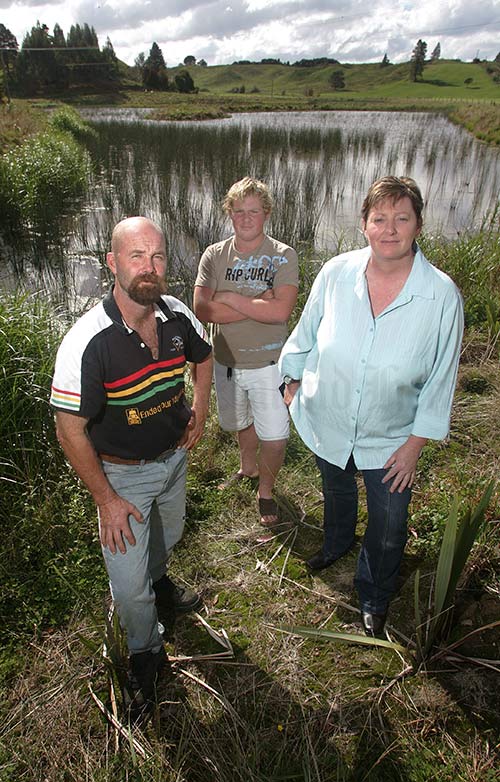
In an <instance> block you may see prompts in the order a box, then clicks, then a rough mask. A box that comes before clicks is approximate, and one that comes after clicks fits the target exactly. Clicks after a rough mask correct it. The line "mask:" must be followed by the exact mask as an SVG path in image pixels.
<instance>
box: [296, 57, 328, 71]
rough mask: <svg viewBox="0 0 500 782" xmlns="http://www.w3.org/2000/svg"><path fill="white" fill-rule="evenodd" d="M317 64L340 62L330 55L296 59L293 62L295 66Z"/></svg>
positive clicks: (310, 66) (308, 66)
mask: <svg viewBox="0 0 500 782" xmlns="http://www.w3.org/2000/svg"><path fill="white" fill-rule="evenodd" d="M317 65H340V63H339V61H338V60H334V59H333V58H332V57H316V59H314V60H297V62H294V63H293V66H294V67H295V68H315V67H316V66H317Z"/></svg>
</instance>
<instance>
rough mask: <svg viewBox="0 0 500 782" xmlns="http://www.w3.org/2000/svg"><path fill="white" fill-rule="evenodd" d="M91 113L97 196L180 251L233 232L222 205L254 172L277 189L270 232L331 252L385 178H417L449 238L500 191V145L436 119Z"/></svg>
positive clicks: (474, 221) (429, 219)
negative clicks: (154, 118)
mask: <svg viewBox="0 0 500 782" xmlns="http://www.w3.org/2000/svg"><path fill="white" fill-rule="evenodd" d="M88 116H92V118H93V120H94V121H95V122H96V127H98V129H99V137H100V140H99V143H98V144H97V145H95V147H94V148H93V150H92V152H93V156H94V157H95V159H96V160H98V161H99V166H100V170H101V176H102V179H101V182H100V185H99V186H98V187H97V188H96V191H95V195H96V198H97V203H100V205H102V206H104V207H105V209H106V211H107V212H111V214H108V218H109V219H110V221H111V222H113V221H114V220H115V219H118V218H119V217H120V216H122V215H124V214H133V213H138V212H142V213H147V214H150V215H152V216H154V217H155V218H156V219H158V220H159V221H160V222H162V223H163V224H164V225H166V227H167V231H168V233H169V239H170V242H169V244H170V250H171V252H173V253H174V255H175V256H177V257H179V258H181V257H184V258H185V257H186V255H189V254H190V253H195V254H196V253H197V252H199V251H200V250H202V249H203V248H204V246H205V245H206V244H208V243H210V242H213V241H216V240H217V239H219V238H222V237H223V236H224V235H226V234H227V233H228V231H229V226H227V225H225V224H224V220H223V218H222V217H221V215H220V210H219V204H220V201H221V198H222V196H223V193H224V192H225V190H226V189H227V187H228V186H229V185H230V184H231V183H232V182H233V181H235V180H236V179H238V178H239V177H241V176H244V175H245V174H247V173H251V174H254V175H256V176H259V177H262V178H263V179H265V180H266V181H267V182H268V183H269V184H270V186H271V189H272V191H273V193H274V194H275V196H276V202H277V207H276V210H275V213H274V215H273V217H272V221H271V226H270V230H271V233H274V234H275V235H276V236H280V237H282V238H283V239H285V240H286V241H288V242H291V243H297V242H299V241H313V242H314V244H315V246H316V248H317V249H326V250H328V251H331V252H335V251H336V250H337V248H338V245H339V241H342V240H346V241H347V242H352V241H353V240H355V239H356V236H357V234H358V227H359V209H360V206H361V201H362V198H363V196H364V194H365V192H366V190H367V189H368V187H369V185H370V183H371V182H372V181H373V180H374V179H376V178H377V177H378V176H381V175H383V174H387V173H393V174H396V175H409V176H413V177H414V178H415V179H416V180H417V182H418V183H419V184H420V186H421V188H422V191H423V193H424V197H425V201H426V212H425V217H426V230H428V231H435V232H440V233H444V234H445V235H447V236H453V235H456V233H457V232H461V231H464V230H467V229H472V228H474V227H477V225H478V224H479V223H480V221H481V220H482V219H483V217H484V216H485V214H486V213H488V212H489V211H491V210H492V209H493V208H494V206H495V203H496V200H497V199H498V193H499V191H500V155H499V152H498V150H495V149H491V148H488V147H486V146H484V145H481V144H480V143H479V142H477V141H476V140H475V139H473V138H472V137H471V136H469V135H468V134H467V133H465V131H463V130H462V129H460V128H457V127H455V126H454V125H452V124H451V123H450V122H448V121H447V120H446V119H445V118H444V117H440V116H435V115H430V114H423V113H384V112H308V113H303V112H287V113H271V114H239V115H234V116H233V117H232V118H231V119H227V120H215V121H212V122H206V123H200V122H176V123H173V124H171V123H159V122H155V123H153V122H147V123H145V122H143V121H141V120H140V119H139V118H138V115H137V113H135V119H131V117H130V114H129V113H128V112H127V111H126V110H114V111H111V112H110V111H108V112H106V113H105V114H101V113H100V112H98V113H94V114H93V115H89V114H88ZM101 217H102V215H101ZM92 230H95V229H92Z"/></svg>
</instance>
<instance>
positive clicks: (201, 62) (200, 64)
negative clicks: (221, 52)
mask: <svg viewBox="0 0 500 782" xmlns="http://www.w3.org/2000/svg"><path fill="white" fill-rule="evenodd" d="M196 64H197V65H199V66H200V68H206V67H207V61H206V60H198V62H197V63H196Z"/></svg>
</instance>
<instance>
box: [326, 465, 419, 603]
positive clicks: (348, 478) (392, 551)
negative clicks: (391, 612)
mask: <svg viewBox="0 0 500 782" xmlns="http://www.w3.org/2000/svg"><path fill="white" fill-rule="evenodd" d="M316 463H317V465H318V467H319V469H320V472H321V479H322V483H323V497H324V522H323V555H324V557H325V559H334V558H337V557H339V556H341V555H342V554H344V553H345V552H346V551H348V549H350V548H351V546H352V545H353V543H354V536H355V531H356V522H357V518H358V489H357V485H356V472H357V471H358V470H357V467H356V465H355V463H354V459H353V457H352V456H351V457H350V459H349V461H348V462H347V464H346V467H345V470H342V469H341V468H340V467H337V466H336V465H334V464H330V463H329V462H327V461H325V460H324V459H321V458H320V457H319V456H316ZM361 472H362V475H363V481H364V484H365V488H366V500H367V506H368V523H367V527H366V531H365V535H364V538H363V544H362V546H361V551H360V553H359V558H358V565H357V570H356V577H355V579H354V584H355V586H356V589H357V591H358V595H359V603H360V607H361V610H362V611H369V612H370V613H372V614H382V613H384V612H385V611H386V610H387V607H388V605H389V602H390V600H391V598H392V597H393V596H394V594H395V592H396V585H397V579H398V575H399V569H400V566H401V560H402V558H403V552H404V548H405V545H406V540H407V525H406V521H407V518H408V505H409V504H410V500H411V490H410V489H405V490H404V491H403V492H401V494H400V493H399V492H398V491H395V492H394V493H393V494H391V492H390V491H389V487H390V481H389V482H388V483H382V478H383V477H384V475H385V473H386V470H383V469H381V470H362V471H361Z"/></svg>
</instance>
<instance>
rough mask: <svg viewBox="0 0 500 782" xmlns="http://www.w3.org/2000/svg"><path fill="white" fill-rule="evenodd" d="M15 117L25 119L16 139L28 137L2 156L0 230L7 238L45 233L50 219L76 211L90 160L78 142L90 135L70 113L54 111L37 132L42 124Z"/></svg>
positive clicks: (65, 109) (88, 130)
mask: <svg viewBox="0 0 500 782" xmlns="http://www.w3.org/2000/svg"><path fill="white" fill-rule="evenodd" d="M16 116H17V114H16V112H15V111H14V117H16ZM19 117H23V124H22V127H21V126H19V134H20V135H21V134H23V133H28V138H24V139H23V140H22V141H21V139H20V138H19V143H18V144H15V145H10V148H9V149H8V151H6V152H5V153H4V154H3V155H2V156H1V157H0V200H1V202H2V219H3V221H4V223H3V229H4V230H5V231H6V233H9V231H16V230H19V229H20V228H21V227H24V228H30V229H32V230H34V231H35V232H44V233H47V232H50V230H51V226H52V224H53V222H54V219H57V220H59V219H60V217H61V215H63V214H64V213H65V212H68V211H69V210H70V209H71V208H74V206H75V201H76V200H77V199H78V198H79V197H80V196H82V195H83V194H84V192H85V189H86V187H87V183H88V175H89V173H90V157H89V155H88V153H87V152H86V150H85V149H84V148H83V147H82V146H81V145H80V144H79V139H80V138H81V137H82V136H84V135H85V134H89V133H92V132H93V131H91V130H90V128H88V127H87V126H86V125H85V123H84V122H83V121H82V120H81V119H80V117H79V115H78V113H77V112H75V111H74V110H73V109H70V108H60V109H58V110H57V111H55V112H54V113H53V114H52V115H51V116H50V117H49V118H48V119H47V120H46V121H45V122H44V123H43V124H44V125H45V127H44V129H43V130H38V128H39V126H40V125H41V124H42V123H40V121H39V118H38V117H37V118H36V119H33V122H31V123H30V121H29V115H26V113H25V112H22V111H21V112H19ZM34 117H36V115H34ZM14 124H15V123H14ZM35 128H36V129H37V130H36V131H35Z"/></svg>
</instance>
